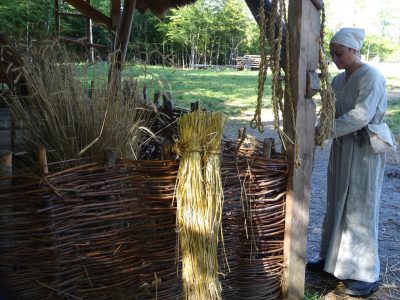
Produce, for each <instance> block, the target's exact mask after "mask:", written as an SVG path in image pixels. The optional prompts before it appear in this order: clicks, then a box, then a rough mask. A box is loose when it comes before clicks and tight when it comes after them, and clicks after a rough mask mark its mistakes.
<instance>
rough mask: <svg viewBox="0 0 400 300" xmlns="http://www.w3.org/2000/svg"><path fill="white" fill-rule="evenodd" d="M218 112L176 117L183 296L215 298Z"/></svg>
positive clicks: (220, 117) (218, 220)
mask: <svg viewBox="0 0 400 300" xmlns="http://www.w3.org/2000/svg"><path fill="white" fill-rule="evenodd" d="M223 125H224V117H223V115H222V113H205V112H202V111H196V112H194V113H191V114H188V115H186V116H183V117H182V118H181V119H180V120H179V121H178V129H179V134H180V138H181V141H180V142H179V145H178V148H179V151H180V152H181V153H182V160H181V162H180V167H179V172H178V178H177V189H176V190H177V227H178V232H179V244H180V251H181V256H182V281H183V295H184V296H183V297H184V299H196V300H198V299H221V285H220V282H219V279H218V258H217V257H218V255H217V251H218V233H219V230H220V224H221V213H222V203H223V190H222V182H221V175H220V142H221V137H222V133H223Z"/></svg>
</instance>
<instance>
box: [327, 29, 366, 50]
mask: <svg viewBox="0 0 400 300" xmlns="http://www.w3.org/2000/svg"><path fill="white" fill-rule="evenodd" d="M364 37H365V30H364V29H363V28H355V27H347V28H342V29H340V30H339V31H338V32H336V33H335V35H334V36H333V37H332V39H331V44H332V43H335V44H340V45H343V46H346V47H349V48H352V49H355V50H357V51H358V50H360V49H361V47H362V45H363V42H364Z"/></svg>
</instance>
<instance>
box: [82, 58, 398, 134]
mask: <svg viewBox="0 0 400 300" xmlns="http://www.w3.org/2000/svg"><path fill="white" fill-rule="evenodd" d="M397 69H398V68H397V67H396V66H391V65H383V68H382V72H383V73H384V75H385V77H386V79H387V87H388V92H391V91H394V90H397V91H398V90H400V76H399V75H398V74H397V72H394V70H397ZM88 71H89V72H88V73H87V77H86V78H85V79H86V80H88V78H91V77H94V78H96V84H98V83H97V79H99V78H100V79H102V80H103V81H104V79H105V78H107V65H105V64H100V63H99V64H96V65H94V66H92V67H90V68H89V69H88ZM124 76H128V77H135V78H137V79H138V80H139V82H140V85H141V86H146V87H147V88H148V95H149V98H150V99H152V98H153V94H154V92H155V91H157V90H160V91H166V92H170V93H171V94H172V96H173V101H174V104H175V106H177V107H181V108H190V103H192V102H195V101H199V103H200V106H201V107H203V108H206V109H209V110H213V111H223V112H224V113H226V114H227V115H228V116H229V117H230V118H231V119H232V118H238V117H241V116H243V115H247V116H249V115H251V116H252V115H253V114H254V111H255V107H256V100H257V84H258V72H256V71H234V70H229V69H225V70H223V71H216V70H183V69H175V68H163V67H158V66H143V65H134V66H129V65H128V66H126V67H125V69H124ZM270 85H271V78H270V76H268V79H267V82H266V90H265V93H264V94H265V96H264V103H263V107H264V108H269V107H270V106H271V103H270V94H271V89H270ZM399 95H400V93H397V94H396V95H395V96H391V97H389V101H388V111H387V117H386V121H387V123H388V124H389V126H390V127H391V129H392V131H393V133H394V134H395V135H397V136H399V135H400V96H399ZM241 120H242V121H241V124H242V125H245V124H246V122H247V121H244V118H242V119H241Z"/></svg>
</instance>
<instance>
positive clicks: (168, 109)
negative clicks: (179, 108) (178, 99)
mask: <svg viewBox="0 0 400 300" xmlns="http://www.w3.org/2000/svg"><path fill="white" fill-rule="evenodd" d="M163 111H164V113H165V114H166V115H167V116H168V117H169V118H170V121H173V119H174V101H173V100H172V95H171V93H169V92H167V93H164V94H163Z"/></svg>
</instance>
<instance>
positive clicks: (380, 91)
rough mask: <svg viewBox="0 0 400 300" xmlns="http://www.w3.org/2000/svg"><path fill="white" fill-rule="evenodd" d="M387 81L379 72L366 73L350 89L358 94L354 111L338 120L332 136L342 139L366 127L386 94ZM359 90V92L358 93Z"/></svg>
mask: <svg viewBox="0 0 400 300" xmlns="http://www.w3.org/2000/svg"><path fill="white" fill-rule="evenodd" d="M385 85H386V84H385V79H384V78H383V77H382V76H381V75H380V74H379V73H377V72H366V74H363V75H362V77H361V78H360V80H359V81H358V83H356V84H353V86H351V87H350V88H351V89H353V93H358V96H357V99H356V104H355V106H354V108H353V109H351V110H349V111H348V112H347V113H345V114H343V115H341V116H340V117H338V118H336V120H335V124H334V126H333V129H332V132H331V136H332V137H340V136H343V135H346V134H349V133H351V132H355V131H357V130H359V129H361V128H363V127H364V126H366V125H367V124H368V123H369V122H370V121H371V120H372V118H373V117H374V114H375V112H376V109H377V106H378V104H379V101H380V100H381V99H382V97H383V96H384V94H385ZM357 89H358V91H357Z"/></svg>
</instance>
